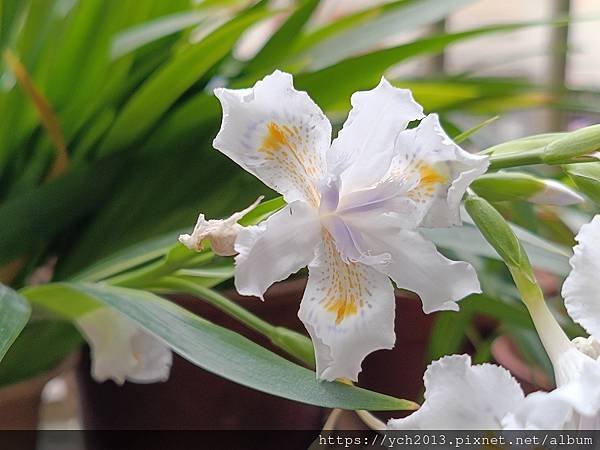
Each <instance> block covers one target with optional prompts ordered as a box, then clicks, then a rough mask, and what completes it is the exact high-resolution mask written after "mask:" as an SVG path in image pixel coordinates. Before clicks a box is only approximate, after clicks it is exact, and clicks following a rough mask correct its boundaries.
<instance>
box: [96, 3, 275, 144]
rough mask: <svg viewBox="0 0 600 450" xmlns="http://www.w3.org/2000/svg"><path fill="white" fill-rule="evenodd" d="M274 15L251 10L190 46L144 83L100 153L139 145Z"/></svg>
mask: <svg viewBox="0 0 600 450" xmlns="http://www.w3.org/2000/svg"><path fill="white" fill-rule="evenodd" d="M269 14H270V12H268V11H264V10H262V9H258V10H255V9H254V8H250V9H248V11H247V12H246V13H245V14H240V15H239V16H238V17H235V18H234V19H232V20H230V21H229V22H227V23H226V24H224V25H223V26H221V27H220V28H218V29H217V30H215V31H214V32H212V33H211V34H209V35H208V36H207V37H205V38H204V39H203V40H202V41H201V42H199V43H198V44H190V45H188V46H186V47H185V48H184V49H183V50H182V51H181V52H180V53H178V54H176V55H175V56H173V57H172V58H171V59H170V60H169V61H168V62H167V63H165V64H164V65H163V66H162V67H161V68H160V69H159V70H158V71H157V72H155V73H154V74H153V75H152V76H151V77H150V78H149V79H148V80H146V81H145V82H144V84H142V86H141V87H140V88H139V90H138V91H137V92H136V93H135V94H134V95H133V96H132V97H131V99H130V100H129V101H128V102H127V104H126V105H125V106H124V107H123V110H122V111H121V113H120V114H119V115H118V116H117V118H116V120H115V123H114V125H113V127H112V128H111V130H110V131H109V132H108V135H107V137H106V140H105V141H104V142H103V143H102V145H101V148H100V152H101V153H109V152H111V151H115V150H119V149H122V148H124V147H126V146H127V145H129V144H131V143H133V142H135V141H136V140H137V139H138V138H139V137H140V136H141V135H143V134H144V133H145V132H147V131H148V130H150V128H151V127H152V125H154V124H155V123H156V121H157V120H158V119H159V118H160V116H161V115H162V114H163V113H164V112H165V111H166V110H167V109H168V108H169V107H170V106H171V105H172V104H173V103H174V102H175V101H176V100H177V99H178V98H179V97H180V96H181V95H182V94H183V93H184V92H185V91H186V90H187V89H189V88H190V87H191V86H192V85H193V84H194V83H195V82H197V81H198V80H199V79H200V78H201V77H202V76H203V75H204V74H206V72H207V71H208V70H209V69H210V68H211V67H213V65H214V64H216V63H217V62H218V61H220V60H221V59H222V58H223V57H224V56H226V55H227V54H228V53H229V52H230V51H231V49H232V47H233V46H234V45H235V43H236V42H237V40H238V39H239V37H240V36H241V34H242V33H243V32H244V31H245V30H246V29H247V28H248V27H250V26H251V25H253V24H254V23H256V22H257V21H259V20H260V19H264V18H265V17H267V16H268V15H269Z"/></svg>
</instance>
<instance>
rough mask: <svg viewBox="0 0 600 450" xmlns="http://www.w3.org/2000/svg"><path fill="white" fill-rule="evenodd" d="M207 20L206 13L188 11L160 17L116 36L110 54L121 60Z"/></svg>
mask: <svg viewBox="0 0 600 450" xmlns="http://www.w3.org/2000/svg"><path fill="white" fill-rule="evenodd" d="M206 18H207V14H206V13H205V12H200V11H186V12H180V13H175V14H171V15H168V16H163V17H159V18H157V19H155V20H152V21H149V22H145V23H142V24H141V25H137V26H135V27H132V28H128V29H127V30H124V31H122V32H121V33H119V34H118V35H117V36H115V38H114V40H113V43H112V48H111V52H110V53H111V56H112V58H113V59H117V58H120V57H121V56H123V55H126V54H127V53H130V52H133V51H134V50H137V49H138V48H140V47H143V46H144V45H146V44H149V43H150V42H153V41H155V40H158V39H160V38H163V37H165V36H168V35H170V34H173V33H177V32H178V31H181V30H184V29H186V28H189V27H191V26H193V25H198V24H199V23H200V22H202V21H203V20H205V19H206Z"/></svg>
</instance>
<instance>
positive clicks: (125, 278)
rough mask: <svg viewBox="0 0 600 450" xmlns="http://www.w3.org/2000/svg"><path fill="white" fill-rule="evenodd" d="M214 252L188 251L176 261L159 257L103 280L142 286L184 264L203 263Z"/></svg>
mask: <svg viewBox="0 0 600 450" xmlns="http://www.w3.org/2000/svg"><path fill="white" fill-rule="evenodd" d="M214 256H215V255H214V253H212V252H206V253H200V254H198V253H189V254H186V255H185V257H182V258H179V259H178V260H176V261H170V260H168V259H161V260H159V261H156V262H154V263H151V264H148V265H146V266H144V267H141V268H140V269H137V270H132V271H130V272H126V273H124V274H120V275H116V276H114V277H111V278H108V279H107V280H105V281H106V282H107V283H110V284H112V285H113V286H122V287H128V288H142V287H146V286H147V285H150V284H153V283H154V282H156V280H158V279H160V278H162V277H164V276H167V275H171V274H172V273H173V272H175V271H176V270H178V269H180V268H182V267H184V266H186V265H191V264H194V265H197V264H201V263H205V262H207V261H210V260H211V259H212V258H214Z"/></svg>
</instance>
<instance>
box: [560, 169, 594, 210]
mask: <svg viewBox="0 0 600 450" xmlns="http://www.w3.org/2000/svg"><path fill="white" fill-rule="evenodd" d="M563 170H564V171H565V172H566V173H567V174H568V175H569V178H571V180H573V183H575V184H576V185H577V187H578V188H579V189H580V190H581V192H583V193H584V194H585V195H587V196H588V197H589V198H591V199H592V200H593V201H594V202H596V204H598V205H600V162H597V163H594V162H590V163H581V164H569V165H566V166H563Z"/></svg>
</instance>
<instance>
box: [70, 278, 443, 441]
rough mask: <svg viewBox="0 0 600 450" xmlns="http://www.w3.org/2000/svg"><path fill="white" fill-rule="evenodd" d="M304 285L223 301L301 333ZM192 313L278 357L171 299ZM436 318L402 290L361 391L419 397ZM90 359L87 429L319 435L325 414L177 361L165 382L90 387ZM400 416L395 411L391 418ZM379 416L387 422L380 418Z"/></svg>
mask: <svg viewBox="0 0 600 450" xmlns="http://www.w3.org/2000/svg"><path fill="white" fill-rule="evenodd" d="M305 285H306V280H294V281H290V282H284V283H279V284H277V285H275V286H274V287H273V288H271V289H270V290H269V292H268V293H267V295H266V301H265V302H264V303H263V302H261V301H260V300H258V299H252V298H247V297H240V296H239V295H237V294H236V293H235V292H232V291H228V292H227V293H226V294H227V295H228V297H230V298H232V299H234V300H235V301H238V302H239V303H240V304H242V305H243V306H244V307H246V308H247V309H249V310H250V311H253V312H255V313H256V314H257V315H259V316H260V317H262V318H264V319H265V320H267V321H268V322H270V323H273V324H276V325H282V326H286V327H288V328H291V329H294V330H297V331H300V332H302V333H305V330H304V326H303V324H302V323H301V322H300V320H299V319H298V317H297V313H298V307H299V302H300V299H301V298H302V293H303V291H304V287H305ZM175 300H176V301H177V303H179V304H180V305H182V306H183V307H185V308H187V309H189V310H190V311H192V312H194V313H196V314H198V315H200V316H202V317H204V318H206V319H208V320H210V321H211V322H213V323H217V324H219V325H222V326H224V327H227V328H229V329H232V330H234V331H236V332H238V333H240V334H243V335H244V336H246V337H248V338H250V339H252V340H254V341H255V342H258V343H259V344H261V345H264V346H265V347H267V348H269V349H271V350H272V351H275V352H278V353H280V354H281V352H279V351H278V349H276V348H274V347H273V346H272V345H271V344H270V343H269V342H268V341H267V340H266V339H264V338H263V337H262V336H260V335H258V334H256V333H254V332H252V331H251V330H248V329H247V328H245V327H244V326H242V325H240V324H239V323H238V322H237V321H235V320H234V319H232V318H230V317H228V316H226V315H225V314H223V313H221V312H220V311H218V310H216V309H215V308H214V307H212V306H211V305H208V304H206V303H205V302H202V301H201V300H198V299H194V298H190V297H176V298H175ZM434 318H435V315H434V314H430V315H426V314H424V313H423V312H422V310H421V302H420V301H419V300H418V299H417V298H416V297H414V296H407V295H405V294H402V293H400V292H397V295H396V336H397V341H396V346H395V348H394V349H393V350H384V351H378V352H375V353H373V354H371V355H369V356H368V357H367V358H366V359H365V361H364V363H363V371H362V373H361V375H360V378H359V385H360V386H361V387H365V388H369V389H373V390H376V391H379V392H383V393H387V394H391V395H395V396H398V397H401V398H407V399H412V400H415V399H418V398H419V396H420V394H421V391H422V388H423V372H424V371H425V366H426V363H425V356H426V351H427V346H428V341H429V335H430V333H431V328H432V325H433V322H434ZM89 368H90V362H89V357H86V358H84V359H83V364H82V365H81V366H80V370H79V377H78V378H79V383H80V390H81V398H82V402H83V403H82V411H83V416H84V417H83V419H84V424H85V427H86V428H89V429H127V428H129V429H131V428H136V429H261V428H262V429H313V430H314V429H319V428H320V427H321V425H322V423H323V419H324V417H325V415H326V414H327V413H328V411H325V410H323V409H321V408H317V407H313V406H307V405H303V404H299V403H295V402H291V401H288V400H284V399H281V398H277V397H273V396H270V395H267V394H264V393H261V392H257V391H254V390H251V389H248V388H245V387H243V386H239V385H237V384H235V383H232V382H230V381H228V380H225V379H223V378H220V377H218V376H216V375H213V374H211V373H209V372H206V371H204V370H202V369H199V368H198V367H196V366H194V365H192V364H190V363H188V362H187V361H185V360H184V359H182V358H180V357H177V356H176V357H175V359H174V364H173V369H172V372H171V377H170V379H169V381H168V382H166V383H157V384H151V385H140V384H132V383H126V384H125V385H124V386H122V387H119V386H116V385H115V384H114V383H112V382H105V383H102V384H98V383H95V382H94V381H93V380H92V379H91V378H90V376H89ZM394 416H396V417H398V413H396V414H394ZM382 417H391V415H387V416H386V415H383V416H382Z"/></svg>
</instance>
